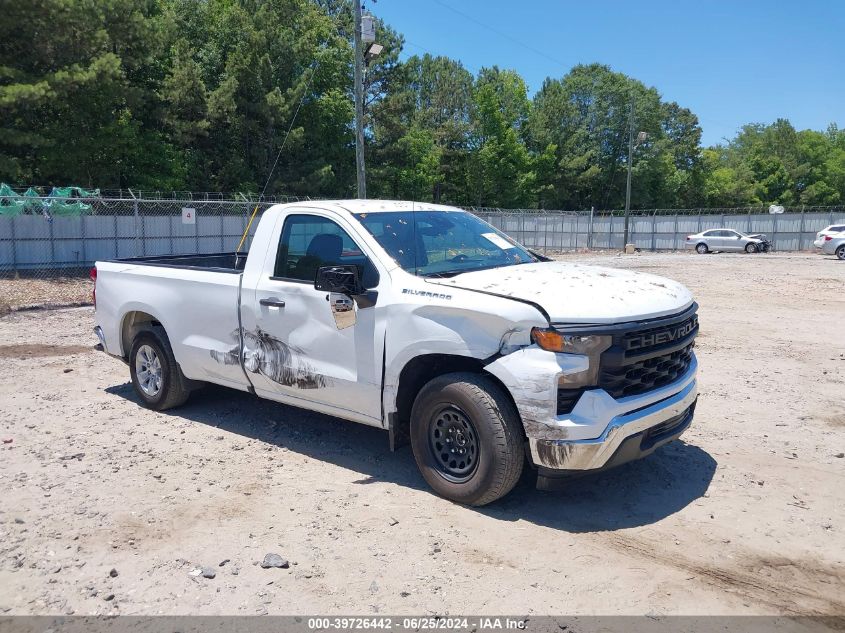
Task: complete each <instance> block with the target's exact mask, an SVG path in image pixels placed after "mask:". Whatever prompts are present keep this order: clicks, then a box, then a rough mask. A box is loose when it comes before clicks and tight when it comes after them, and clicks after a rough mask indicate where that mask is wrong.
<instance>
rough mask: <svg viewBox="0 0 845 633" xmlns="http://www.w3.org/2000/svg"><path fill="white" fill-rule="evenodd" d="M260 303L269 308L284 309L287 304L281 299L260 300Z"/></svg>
mask: <svg viewBox="0 0 845 633" xmlns="http://www.w3.org/2000/svg"><path fill="white" fill-rule="evenodd" d="M258 303H260V304H261V305H263V306H267V307H268V308H284V307H285V302H284V301H282V300H281V299H259V301H258Z"/></svg>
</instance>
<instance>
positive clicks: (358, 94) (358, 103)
mask: <svg viewBox="0 0 845 633" xmlns="http://www.w3.org/2000/svg"><path fill="white" fill-rule="evenodd" d="M353 4H354V5H355V165H356V169H357V172H358V197H359V198H361V199H364V198H366V197H367V174H366V172H365V171H364V51H363V49H362V48H361V0H353Z"/></svg>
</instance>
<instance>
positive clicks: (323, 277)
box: [314, 266, 364, 296]
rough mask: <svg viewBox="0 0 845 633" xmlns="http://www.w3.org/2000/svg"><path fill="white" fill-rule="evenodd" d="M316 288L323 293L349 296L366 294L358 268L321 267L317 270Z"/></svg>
mask: <svg viewBox="0 0 845 633" xmlns="http://www.w3.org/2000/svg"><path fill="white" fill-rule="evenodd" d="M314 288H316V289H317V290H320V291H322V292H338V293H341V294H345V295H349V296H354V295H360V294H363V293H364V288H363V286H361V280H360V279H359V278H358V267H357V266H321V267H320V268H318V269H317V276H316V278H315V279H314Z"/></svg>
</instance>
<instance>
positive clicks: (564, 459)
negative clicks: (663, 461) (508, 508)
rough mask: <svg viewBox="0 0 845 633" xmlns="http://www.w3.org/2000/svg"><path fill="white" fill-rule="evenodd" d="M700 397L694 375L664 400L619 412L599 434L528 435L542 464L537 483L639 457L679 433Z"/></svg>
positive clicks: (542, 485) (548, 483)
mask: <svg viewBox="0 0 845 633" xmlns="http://www.w3.org/2000/svg"><path fill="white" fill-rule="evenodd" d="M697 397H698V390H697V385H696V382H695V381H694V380H693V381H691V382H690V383H689V384H688V385H687V386H686V387H684V389H683V390H682V391H680V392H678V393H676V394H675V395H673V396H670V397H668V398H666V399H665V400H660V401H659V402H656V403H654V404H652V405H649V406H646V407H645V408H643V409H637V410H634V411H632V412H630V413H626V414H623V415H618V416H615V417H614V418H612V419H611V420H610V423H609V424H608V426H607V428H606V429H605V430H604V432H603V433H602V434H601V435H600V436H598V437H596V438H592V439H583V440H549V439H536V438H529V439H528V446H529V449H530V452H531V459H532V461H533V462H534V465H535V466H537V467H538V469H539V475H540V477H539V480H538V487H540V488H545V489H548V488H551V487H553V485H552V484H553V483H554V479H557V478H560V477H568V476H571V475H574V474H585V473H588V472H596V471H600V470H606V469H608V468H612V467H615V466H619V465H621V464H624V463H626V462H629V461H632V460H635V459H640V458H641V457H645V456H646V455H648V454H650V453H652V452H654V451H655V450H656V449H657V448H659V447H660V446H663V445H664V444H666V443H668V442H671V441H672V440H674V439H677V438H678V437H680V435H681V434H682V433H683V432H684V431H686V430H687V428H689V426H690V424H691V423H692V418H693V414H694V413H695V403H696V399H697Z"/></svg>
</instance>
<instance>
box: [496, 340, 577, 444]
mask: <svg viewBox="0 0 845 633" xmlns="http://www.w3.org/2000/svg"><path fill="white" fill-rule="evenodd" d="M589 364H590V360H589V357H587V356H581V355H577V354H556V353H554V352H547V351H545V350H542V349H540V348H539V347H537V346H536V345H532V346H530V347H524V348H522V349H520V350H517V351H515V352H513V353H511V354H508V355H507V356H502V357H500V358H497V359H496V360H495V361H493V362H491V363H489V364H488V365H487V366H486V367H485V369H486V370H487V371H488V372H490V373H491V374H493V375H494V376H495V377H496V378H498V379H499V380H500V381H501V382H502V384H504V385H505V386H506V387H507V388H508V390H509V391H510V393H511V396H512V397H513V399H514V402H515V403H516V408H517V410H518V411H519V415H520V417H521V418H522V424H523V426H524V427H525V434H526V435H527V436H528V437H529V438H538V439H566V437H567V436H568V433H567V430H566V428H563V427H561V426H560V425H557V424H555V421H556V416H557V391H558V384H559V381H560V378H561V376H563V375H570V374H579V373H583V372H586V371H587V370H588V369H589Z"/></svg>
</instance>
